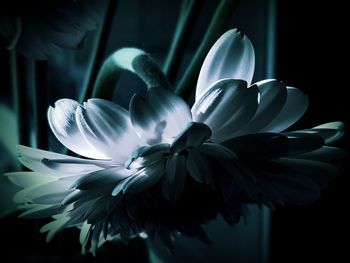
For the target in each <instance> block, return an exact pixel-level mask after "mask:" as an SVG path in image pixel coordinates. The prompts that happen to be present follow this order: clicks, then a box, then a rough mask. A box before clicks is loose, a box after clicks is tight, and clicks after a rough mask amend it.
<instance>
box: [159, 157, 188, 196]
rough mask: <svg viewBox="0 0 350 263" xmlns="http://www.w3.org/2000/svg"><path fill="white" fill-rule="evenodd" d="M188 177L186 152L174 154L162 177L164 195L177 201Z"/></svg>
mask: <svg viewBox="0 0 350 263" xmlns="http://www.w3.org/2000/svg"><path fill="white" fill-rule="evenodd" d="M186 177H187V169H186V156H185V155H184V154H177V153H176V154H173V155H171V156H170V157H169V159H168V161H167V163H166V168H165V175H164V178H163V179H162V190H163V194H164V196H165V197H166V198H167V199H168V200H169V201H171V202H173V203H176V202H177V201H179V199H180V198H181V195H182V193H183V191H184V188H185V184H186Z"/></svg>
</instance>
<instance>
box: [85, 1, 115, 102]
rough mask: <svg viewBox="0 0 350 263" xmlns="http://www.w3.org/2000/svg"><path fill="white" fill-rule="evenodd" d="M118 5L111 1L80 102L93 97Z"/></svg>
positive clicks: (101, 27)
mask: <svg viewBox="0 0 350 263" xmlns="http://www.w3.org/2000/svg"><path fill="white" fill-rule="evenodd" d="M117 4H118V1H117V0H109V4H108V6H107V12H106V15H105V18H104V21H103V24H102V25H101V26H100V30H99V34H98V37H97V40H96V44H95V46H94V49H93V50H94V54H93V56H92V59H91V66H90V72H89V75H88V79H87V84H86V85H85V87H86V88H85V90H84V92H83V93H82V94H81V96H80V98H79V101H80V102H83V101H86V100H87V99H89V98H91V96H92V93H93V88H94V83H95V81H96V78H97V75H98V72H99V69H100V67H101V65H102V63H103V60H104V55H105V53H106V48H107V42H108V37H109V35H110V33H111V30H112V22H113V18H114V14H115V12H116V8H117Z"/></svg>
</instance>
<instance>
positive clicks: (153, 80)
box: [92, 48, 169, 99]
mask: <svg viewBox="0 0 350 263" xmlns="http://www.w3.org/2000/svg"><path fill="white" fill-rule="evenodd" d="M125 70H127V71H131V72H133V73H135V74H136V75H138V76H139V77H140V78H141V79H142V80H143V81H144V82H145V84H146V85H147V87H148V88H151V87H163V88H169V83H168V81H167V79H166V78H165V76H164V74H163V72H162V70H161V69H160V68H159V66H158V65H157V63H156V62H155V61H154V60H153V59H152V58H151V57H150V56H149V55H148V54H146V53H145V52H144V51H142V50H140V49H137V48H122V49H119V50H117V51H116V52H114V53H113V54H112V55H110V56H109V57H108V58H107V60H106V61H105V62H104V63H103V65H102V68H101V70H100V72H99V74H98V76H97V79H96V83H95V87H94V90H93V94H92V97H97V98H102V99H111V98H112V97H113V93H114V91H115V85H116V83H117V82H118V80H119V77H120V75H121V74H122V73H123V72H124V71H125Z"/></svg>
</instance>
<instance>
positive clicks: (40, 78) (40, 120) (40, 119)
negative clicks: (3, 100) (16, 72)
mask: <svg viewBox="0 0 350 263" xmlns="http://www.w3.org/2000/svg"><path fill="white" fill-rule="evenodd" d="M34 72H35V73H34V74H35V100H36V101H35V103H34V106H35V107H34V110H35V113H34V114H35V117H36V141H37V147H38V148H40V149H48V146H49V144H48V134H49V127H48V124H47V119H46V112H47V108H48V106H49V105H48V65H47V61H46V60H45V61H36V62H35V71H34Z"/></svg>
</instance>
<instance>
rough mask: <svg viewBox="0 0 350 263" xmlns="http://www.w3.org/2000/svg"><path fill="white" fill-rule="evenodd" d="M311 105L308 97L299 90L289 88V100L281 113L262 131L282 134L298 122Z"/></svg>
mask: <svg viewBox="0 0 350 263" xmlns="http://www.w3.org/2000/svg"><path fill="white" fill-rule="evenodd" d="M308 105H309V100H308V97H307V96H306V95H305V94H303V92H302V91H301V90H299V89H297V88H293V87H287V100H286V103H285V104H284V106H283V108H282V110H281V111H280V113H279V114H278V115H277V116H276V118H274V119H273V120H272V121H271V122H270V124H269V125H267V126H266V127H265V128H263V129H262V130H261V131H267V132H281V131H283V130H285V129H287V128H288V127H289V126H291V125H292V124H294V123H295V122H296V121H298V120H299V119H300V118H301V117H302V116H303V115H304V113H305V112H306V110H307V107H308Z"/></svg>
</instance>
